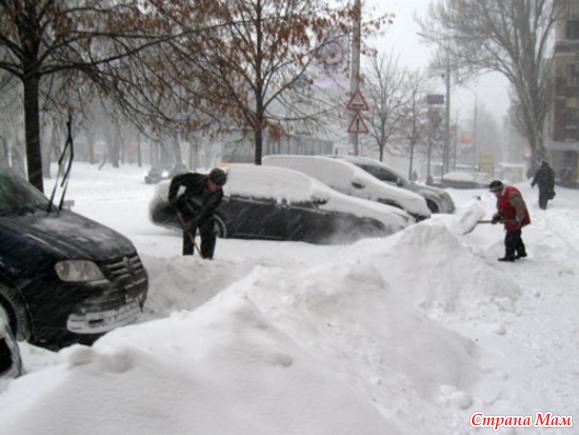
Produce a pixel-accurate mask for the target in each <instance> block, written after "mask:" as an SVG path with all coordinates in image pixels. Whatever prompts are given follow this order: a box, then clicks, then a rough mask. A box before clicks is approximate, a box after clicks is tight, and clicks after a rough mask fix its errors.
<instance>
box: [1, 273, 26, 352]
mask: <svg viewBox="0 0 579 435" xmlns="http://www.w3.org/2000/svg"><path fill="white" fill-rule="evenodd" d="M0 305H1V306H2V307H3V308H4V310H5V311H6V313H7V314H8V318H9V319H10V327H11V329H12V331H14V335H15V336H16V338H17V339H18V340H20V341H27V340H29V339H30V322H29V320H28V314H27V312H26V307H25V306H24V303H23V302H22V300H21V298H20V296H19V295H18V294H17V293H16V292H15V291H14V290H13V289H12V288H11V287H7V286H5V285H3V284H0Z"/></svg>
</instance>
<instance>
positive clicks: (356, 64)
mask: <svg viewBox="0 0 579 435" xmlns="http://www.w3.org/2000/svg"><path fill="white" fill-rule="evenodd" d="M354 10H355V13H354V29H353V32H352V69H351V71H350V97H352V96H353V95H354V94H355V93H356V92H357V91H358V90H359V89H360V45H361V43H360V40H361V36H362V35H361V28H362V2H361V0H355V3H354ZM350 144H351V145H352V148H353V149H354V155H355V156H358V155H360V147H359V144H358V133H350Z"/></svg>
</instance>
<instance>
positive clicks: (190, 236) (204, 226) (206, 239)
mask: <svg viewBox="0 0 579 435" xmlns="http://www.w3.org/2000/svg"><path fill="white" fill-rule="evenodd" d="M189 220H190V219H189ZM196 232H197V228H191V232H185V231H183V255H193V254H194V252H195V247H194V240H195V233H196ZM199 235H200V236H201V257H203V258H207V259H212V258H213V254H214V253H215V245H216V244H217V235H216V234H215V219H213V217H210V218H207V219H205V220H204V221H203V222H201V223H200V225H199Z"/></svg>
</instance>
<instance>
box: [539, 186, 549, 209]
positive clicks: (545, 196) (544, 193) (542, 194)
mask: <svg viewBox="0 0 579 435" xmlns="http://www.w3.org/2000/svg"><path fill="white" fill-rule="evenodd" d="M550 195H551V190H550V189H541V188H539V207H540V208H542V209H543V210H546V209H547V201H549V197H550Z"/></svg>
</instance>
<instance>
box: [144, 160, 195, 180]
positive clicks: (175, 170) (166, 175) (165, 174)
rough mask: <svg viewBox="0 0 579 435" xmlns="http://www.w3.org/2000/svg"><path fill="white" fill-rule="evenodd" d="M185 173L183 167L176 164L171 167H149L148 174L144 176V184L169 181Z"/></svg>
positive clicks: (168, 165) (185, 169)
mask: <svg viewBox="0 0 579 435" xmlns="http://www.w3.org/2000/svg"><path fill="white" fill-rule="evenodd" d="M185 172H187V168H186V167H185V165H183V164H181V163H178V164H176V165H173V164H171V163H161V164H159V165H153V166H151V169H149V172H147V174H146V175H145V183H147V184H156V183H158V182H159V181H162V180H170V179H171V178H173V177H174V176H175V175H178V174H183V173H185Z"/></svg>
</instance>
